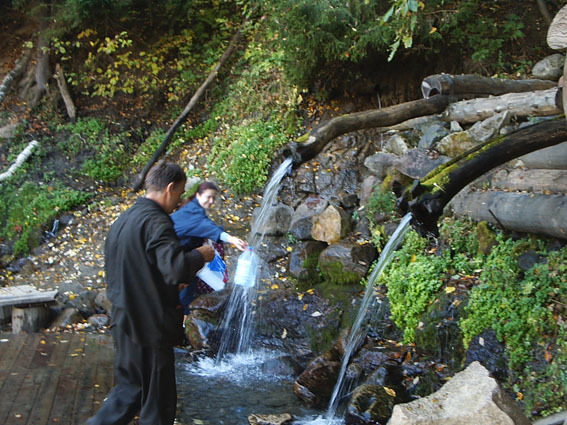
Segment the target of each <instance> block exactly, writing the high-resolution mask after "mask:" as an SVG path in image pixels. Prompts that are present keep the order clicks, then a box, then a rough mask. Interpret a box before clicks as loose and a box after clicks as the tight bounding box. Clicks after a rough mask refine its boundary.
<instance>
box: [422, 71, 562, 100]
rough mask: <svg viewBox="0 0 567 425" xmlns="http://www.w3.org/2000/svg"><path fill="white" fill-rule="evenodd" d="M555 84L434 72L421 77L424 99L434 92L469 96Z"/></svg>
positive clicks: (548, 86)
mask: <svg viewBox="0 0 567 425" xmlns="http://www.w3.org/2000/svg"><path fill="white" fill-rule="evenodd" d="M555 86H557V83H556V82H555V81H547V80H536V79H533V80H502V79H499V78H489V77H481V76H479V75H471V74H465V75H449V74H435V75H430V76H429V77H425V78H424V79H423V81H422V83H421V92H422V94H423V97H424V98H425V99H427V98H428V97H431V96H434V95H436V94H446V95H449V96H453V95H463V96H464V97H469V98H470V97H483V96H489V95H492V96H499V95H502V94H506V93H522V92H528V91H535V90H545V89H550V88H552V87H555Z"/></svg>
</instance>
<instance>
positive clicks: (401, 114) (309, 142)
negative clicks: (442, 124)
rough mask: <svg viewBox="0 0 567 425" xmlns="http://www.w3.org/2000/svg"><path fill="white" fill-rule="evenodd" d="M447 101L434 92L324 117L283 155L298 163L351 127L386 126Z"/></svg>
mask: <svg viewBox="0 0 567 425" xmlns="http://www.w3.org/2000/svg"><path fill="white" fill-rule="evenodd" d="M449 101H450V98H449V96H433V97H431V98H429V99H420V100H414V101H412V102H406V103H402V104H400V105H394V106H389V107H387V108H382V109H373V110H370V111H363V112H355V113H353V114H347V115H341V116H339V117H336V118H333V119H331V120H329V121H325V122H324V123H322V124H321V125H319V126H317V127H316V128H314V129H313V130H312V131H311V132H309V133H308V134H306V135H304V136H302V137H301V138H300V140H303V139H306V142H304V143H302V142H300V141H298V142H297V143H293V144H292V145H291V147H290V148H287V149H286V150H284V155H292V156H293V158H294V165H295V166H298V165H299V164H301V163H303V162H305V161H309V160H310V159H311V158H314V157H315V156H316V155H317V154H318V153H319V152H321V150H322V149H323V148H324V147H325V145H326V144H327V143H328V142H330V141H331V140H333V139H334V138H335V137H338V136H340V135H342V134H345V133H349V132H351V131H356V130H364V129H367V128H376V127H387V126H392V125H395V124H399V123H401V122H404V121H407V120H409V119H411V118H416V117H421V116H424V115H432V114H438V113H441V112H442V111H443V110H445V108H447V106H448V105H449Z"/></svg>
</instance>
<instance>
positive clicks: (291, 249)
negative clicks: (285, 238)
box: [285, 246, 293, 252]
mask: <svg viewBox="0 0 567 425" xmlns="http://www.w3.org/2000/svg"><path fill="white" fill-rule="evenodd" d="M285 250H286V251H287V252H291V251H293V248H292V247H291V246H288V247H287V248H286V249H285Z"/></svg>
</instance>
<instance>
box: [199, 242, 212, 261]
mask: <svg viewBox="0 0 567 425" xmlns="http://www.w3.org/2000/svg"><path fill="white" fill-rule="evenodd" d="M195 249H196V250H197V251H199V252H200V253H201V255H202V256H203V258H204V259H205V262H206V263H208V262H209V261H212V260H213V258H215V250H214V248H213V247H212V246H210V245H203V246H200V247H199V248H195Z"/></svg>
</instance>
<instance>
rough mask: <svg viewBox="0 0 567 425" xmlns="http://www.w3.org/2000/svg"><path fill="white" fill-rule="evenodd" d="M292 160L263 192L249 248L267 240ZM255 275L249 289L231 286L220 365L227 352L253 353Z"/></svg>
mask: <svg viewBox="0 0 567 425" xmlns="http://www.w3.org/2000/svg"><path fill="white" fill-rule="evenodd" d="M292 161H293V160H292V158H287V159H286V160H285V161H284V162H282V163H281V165H280V166H279V167H278V169H277V170H276V172H275V173H274V175H273V176H272V178H271V179H270V181H269V182H268V184H267V185H266V188H265V189H264V199H263V201H262V205H261V207H260V211H259V213H258V215H257V216H256V220H254V224H253V225H252V229H251V231H250V237H249V238H248V245H249V246H251V247H260V246H261V244H262V241H263V240H264V236H265V231H263V229H265V224H266V221H267V220H268V218H269V217H270V210H271V209H272V207H273V205H274V203H275V201H276V198H277V195H278V192H279V190H280V186H281V181H282V179H283V178H284V177H285V176H286V175H287V174H288V173H289V170H290V169H291V165H292ZM255 275H256V281H255V282H253V284H251V285H250V286H249V287H247V286H240V285H233V286H232V292H231V294H230V297H229V300H228V305H227V308H226V310H225V313H224V316H223V318H222V320H221V324H220V327H221V329H222V334H221V338H220V344H219V350H218V353H217V356H216V363H217V364H220V363H221V361H222V360H223V358H224V357H225V356H226V354H227V353H228V352H233V353H235V354H239V353H247V352H249V351H250V344H251V340H252V331H253V329H254V320H253V319H254V314H255V311H254V306H255V305H256V297H257V290H256V289H257V283H258V282H257V281H258V276H259V273H256V274H255Z"/></svg>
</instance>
